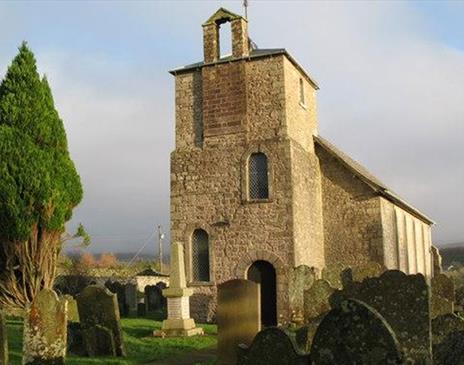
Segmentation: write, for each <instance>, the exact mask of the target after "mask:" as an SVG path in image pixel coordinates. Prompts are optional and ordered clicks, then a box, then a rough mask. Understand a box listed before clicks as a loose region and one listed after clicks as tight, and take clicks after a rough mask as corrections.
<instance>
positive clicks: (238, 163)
mask: <svg viewBox="0 0 464 365" xmlns="http://www.w3.org/2000/svg"><path fill="white" fill-rule="evenodd" d="M225 23H230V27H231V34H232V54H231V55H227V56H223V57H221V54H220V37H219V35H220V32H219V28H220V27H221V26H223V25H224V24H225ZM247 26H248V22H247V20H246V19H245V18H243V17H242V16H240V15H236V14H234V13H232V12H230V11H228V10H225V9H222V8H221V9H219V10H218V11H217V12H216V13H215V14H214V15H213V16H212V17H210V18H209V19H208V20H207V21H206V23H204V24H203V34H204V36H203V46H204V59H203V61H202V62H199V63H195V64H191V65H188V66H185V67H181V68H178V69H175V70H172V71H170V72H171V74H172V75H174V76H175V103H176V141H175V150H174V151H173V152H172V154H171V239H172V241H173V242H174V241H178V242H182V243H183V244H184V248H185V265H186V273H187V280H188V285H189V287H191V288H193V289H194V291H195V294H194V296H193V297H192V298H191V312H192V315H193V317H194V318H196V319H197V320H200V321H211V320H214V315H215V306H216V293H217V285H218V284H220V283H222V282H224V281H227V280H230V279H235V278H246V279H251V280H255V281H258V282H260V283H261V293H262V297H261V298H262V301H263V303H265V305H264V306H263V307H262V308H263V314H262V315H263V323H264V324H268V325H272V324H276V322H277V320H278V318H279V317H280V316H283V317H288V315H289V313H288V312H289V309H288V304H289V289H288V288H289V284H290V283H289V280H290V279H289V278H290V272H291V270H293V269H294V268H295V267H298V266H300V265H306V266H308V267H311V268H314V270H315V271H316V272H318V273H320V272H321V271H322V269H324V268H330V267H334V266H337V265H345V266H350V265H357V264H360V263H363V262H369V261H374V262H378V263H379V264H381V265H384V266H385V267H387V268H388V269H399V270H402V271H404V272H406V273H422V274H424V275H425V276H427V277H430V276H432V275H433V263H432V260H433V258H432V241H431V226H432V224H433V222H432V221H431V220H430V218H428V217H427V216H425V215H424V214H423V213H421V212H420V211H418V210H417V209H416V208H414V207H413V206H411V205H410V204H408V203H407V202H406V201H404V200H403V199H401V198H400V197H399V196H398V195H397V194H395V193H394V192H393V191H391V190H390V189H389V188H388V187H387V186H385V185H384V184H383V183H382V182H381V181H379V180H378V179H376V178H375V177H374V176H372V175H371V174H370V173H369V172H368V171H367V170H366V169H364V168H363V167H362V166H360V165H359V164H358V163H357V162H355V161H354V160H352V159H351V158H350V157H349V156H347V155H346V154H344V153H343V152H341V151H340V150H338V149H337V148H336V147H335V146H334V145H332V144H331V143H330V142H328V141H327V140H326V139H324V138H323V137H322V136H320V135H319V133H318V120H317V113H316V112H317V104H316V92H317V90H318V85H317V83H316V81H315V80H314V79H313V78H311V76H310V75H309V74H308V73H307V72H306V71H305V70H304V69H303V67H302V66H301V65H300V64H299V63H298V62H297V61H296V60H295V58H293V56H292V55H290V54H289V53H288V52H287V51H286V50H285V49H283V48H278V49H257V48H256V47H255V46H254V45H253V43H252V42H251V41H250V39H249V37H248V30H247V29H248V28H247Z"/></svg>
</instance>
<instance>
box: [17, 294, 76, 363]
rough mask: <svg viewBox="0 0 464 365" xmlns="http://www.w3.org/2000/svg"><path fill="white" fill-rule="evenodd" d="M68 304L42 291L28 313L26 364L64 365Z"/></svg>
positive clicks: (25, 339) (25, 329)
mask: <svg viewBox="0 0 464 365" xmlns="http://www.w3.org/2000/svg"><path fill="white" fill-rule="evenodd" d="M66 342H67V301H66V299H63V298H61V299H60V298H58V295H57V294H56V293H55V292H54V291H53V290H50V289H43V290H42V291H40V292H39V293H38V294H37V296H36V297H35V299H34V301H33V302H32V303H31V304H30V305H29V306H28V308H27V310H26V317H25V319H24V335H23V364H25V365H41V364H47V365H62V364H64V360H65V356H66Z"/></svg>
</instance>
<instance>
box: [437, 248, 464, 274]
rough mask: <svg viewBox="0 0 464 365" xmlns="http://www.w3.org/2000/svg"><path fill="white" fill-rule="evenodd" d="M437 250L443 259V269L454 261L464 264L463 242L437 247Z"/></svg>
mask: <svg viewBox="0 0 464 365" xmlns="http://www.w3.org/2000/svg"><path fill="white" fill-rule="evenodd" d="M439 250H440V254H441V257H442V260H443V269H445V270H446V269H447V268H448V267H449V266H451V265H455V264H456V263H458V264H461V265H462V266H464V242H461V243H453V244H449V245H446V246H443V247H439Z"/></svg>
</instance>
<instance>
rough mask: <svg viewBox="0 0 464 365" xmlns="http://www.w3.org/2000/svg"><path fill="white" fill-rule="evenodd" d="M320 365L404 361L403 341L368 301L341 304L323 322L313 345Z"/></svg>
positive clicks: (346, 301) (312, 355) (394, 362)
mask: <svg viewBox="0 0 464 365" xmlns="http://www.w3.org/2000/svg"><path fill="white" fill-rule="evenodd" d="M311 361H312V363H314V364H318V365H346V364H360V365H361V364H366V365H367V364H392V365H393V364H402V356H401V350H400V346H399V343H398V341H397V339H396V337H395V334H394V332H393V330H392V329H391V327H390V326H389V325H388V323H387V322H386V321H385V319H384V318H383V317H382V316H381V315H380V314H379V313H378V312H377V311H376V310H375V309H373V308H371V307H369V306H368V305H367V304H365V303H363V302H361V301H358V300H354V299H348V300H344V301H342V302H340V303H338V306H337V307H336V308H334V309H332V310H331V311H330V312H329V313H328V314H327V315H326V316H325V317H324V319H323V320H322V322H321V324H320V325H319V327H318V329H317V331H316V334H315V336H314V339H313V343H312V346H311Z"/></svg>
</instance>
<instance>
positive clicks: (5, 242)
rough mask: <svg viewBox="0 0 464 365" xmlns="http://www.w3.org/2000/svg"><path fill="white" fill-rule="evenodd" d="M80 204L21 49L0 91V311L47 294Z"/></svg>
mask: <svg viewBox="0 0 464 365" xmlns="http://www.w3.org/2000/svg"><path fill="white" fill-rule="evenodd" d="M81 199H82V187H81V183H80V178H79V175H78V174H77V171H76V169H75V167H74V163H73V162H72V160H71V158H70V156H69V152H68V145H67V140H66V133H65V130H64V126H63V122H62V120H61V119H60V117H59V115H58V112H57V111H56V109H55V106H54V101H53V97H52V93H51V90H50V87H49V85H48V82H47V79H46V78H45V77H43V78H41V77H40V75H39V74H38V72H37V66H36V60H35V58H34V55H33V53H32V52H31V51H30V50H29V48H28V47H27V45H26V43H23V44H22V45H21V47H20V48H19V53H18V55H17V56H16V57H15V58H14V59H13V61H12V63H11V65H10V66H9V68H8V71H7V73H6V75H5V78H4V79H3V80H2V82H1V84H0V307H1V306H9V307H20V308H23V307H24V306H25V305H26V304H27V303H29V302H30V301H31V300H32V299H33V297H34V296H35V294H36V293H37V292H38V291H40V290H41V289H42V288H51V287H52V286H53V281H54V279H55V274H56V261H57V257H58V254H59V252H60V250H61V242H62V241H61V235H62V234H63V232H64V225H65V223H66V222H67V221H68V220H69V219H70V218H71V215H72V209H73V208H74V207H75V206H76V205H77V204H78V203H79V202H80V201H81Z"/></svg>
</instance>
